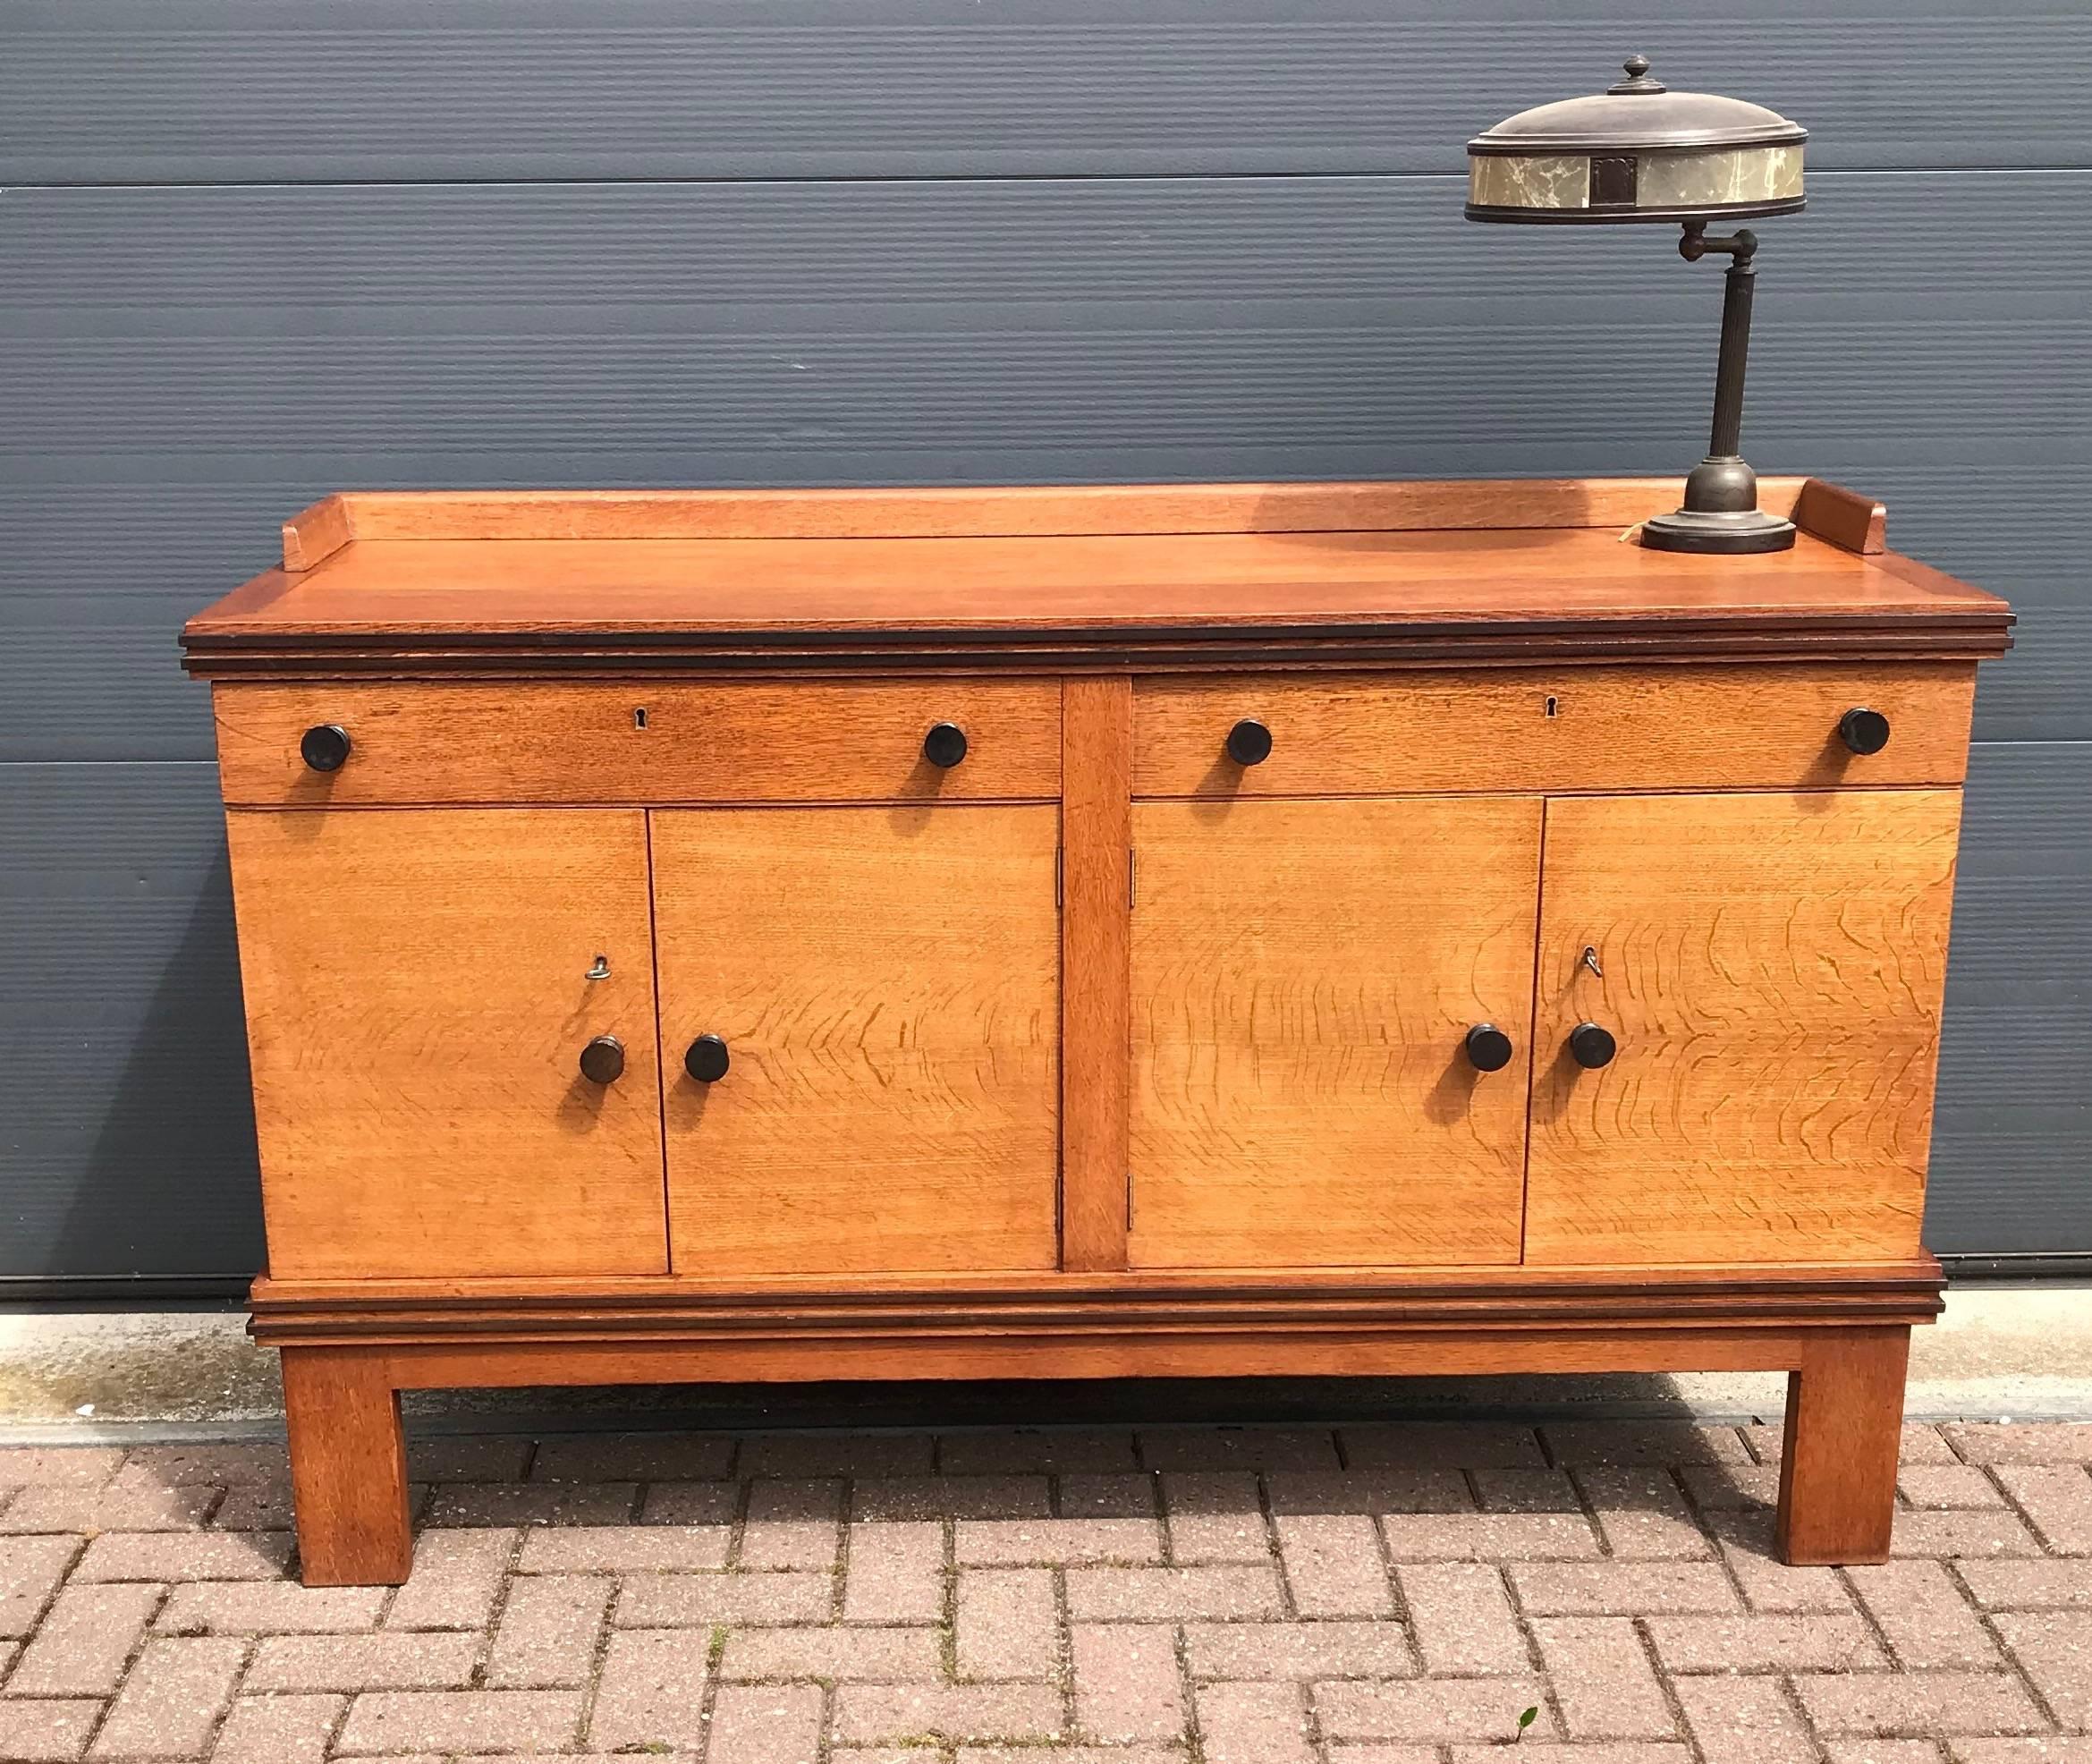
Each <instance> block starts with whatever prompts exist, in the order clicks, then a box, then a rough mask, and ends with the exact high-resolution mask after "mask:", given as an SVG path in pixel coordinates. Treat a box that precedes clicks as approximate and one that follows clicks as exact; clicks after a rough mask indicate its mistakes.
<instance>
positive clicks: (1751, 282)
mask: <svg viewBox="0 0 2092 1764" xmlns="http://www.w3.org/2000/svg"><path fill="white" fill-rule="evenodd" d="M1678 250H1679V253H1680V255H1681V256H1682V257H1684V258H1685V259H1687V260H1688V261H1689V262H1690V261H1692V260H1694V259H1698V258H1699V257H1701V256H1703V255H1704V254H1705V253H1707V252H1708V251H1722V250H1725V251H1727V252H1728V253H1729V254H1730V261H1729V273H1728V275H1727V276H1725V277H1724V280H1723V290H1722V351H1721V354H1720V356H1719V358H1718V359H1717V360H1716V363H1715V422H1714V430H1713V434H1712V436H1711V438H1710V439H1709V440H1708V442H1707V452H1708V453H1709V454H1711V455H1713V456H1714V457H1715V459H1734V458H1735V457H1736V456H1737V455H1738V454H1740V453H1741V451H1742V443H1743V374H1744V369H1745V366H1746V364H1747V363H1748V361H1749V357H1750V301H1751V295H1752V293H1754V292H1755V290H1756V289H1757V234H1756V233H1752V232H1751V231H1750V229H1749V228H1748V227H1745V228H1742V229H1741V230H1740V231H1739V232H1738V233H1736V235H1735V236H1734V237H1733V238H1732V239H1709V238H1708V237H1707V223H1706V222H1705V221H1688V222H1687V223H1686V226H1685V237H1684V238H1683V239H1681V240H1680V241H1679V242H1678Z"/></svg>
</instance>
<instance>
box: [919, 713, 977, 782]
mask: <svg viewBox="0 0 2092 1764" xmlns="http://www.w3.org/2000/svg"><path fill="white" fill-rule="evenodd" d="M922 757H923V758H924V759H927V760H928V761H929V762H930V764H931V765H933V766H935V767H936V768H938V769H939V770H941V771H946V772H948V771H950V770H951V769H952V768H953V767H954V766H956V765H957V764H958V763H959V762H960V761H961V759H965V758H966V731H965V730H963V729H961V727H960V726H959V725H957V724H956V723H933V724H931V725H930V732H929V734H927V735H925V736H924V737H923V738H922Z"/></svg>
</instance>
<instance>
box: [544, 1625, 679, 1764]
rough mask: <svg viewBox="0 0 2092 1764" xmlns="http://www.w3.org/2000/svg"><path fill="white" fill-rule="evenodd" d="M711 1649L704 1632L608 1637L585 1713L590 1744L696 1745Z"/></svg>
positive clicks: (633, 1747)
mask: <svg viewBox="0 0 2092 1764" xmlns="http://www.w3.org/2000/svg"><path fill="white" fill-rule="evenodd" d="M711 1650H712V1635H711V1632H710V1631H709V1630H682V1629H648V1630H627V1631H624V1632H622V1633H618V1634H615V1635H613V1636H612V1637H611V1638H610V1646H609V1648H608V1650H606V1652H605V1654H604V1656H603V1670H602V1674H601V1675H600V1677H599V1678H598V1680H597V1692H596V1706H595V1709H594V1710H593V1711H592V1713H591V1714H590V1716H589V1744H590V1745H592V1746H594V1747H596V1748H597V1750H598V1751H619V1750H627V1751H642V1750H645V1749H646V1748H648V1747H649V1746H656V1747H658V1746H678V1745H687V1746H690V1747H693V1748H701V1747H702V1746H703V1745H704V1743H705V1724H704V1722H703V1720H702V1719H701V1718H700V1717H701V1715H702V1712H703V1711H702V1705H703V1703H704V1700H705V1681H706V1679H707V1676H708V1675H709V1674H710V1669H711V1668H710V1659H711ZM510 1694H512V1695H522V1694H526V1693H524V1692H511V1693H510Z"/></svg>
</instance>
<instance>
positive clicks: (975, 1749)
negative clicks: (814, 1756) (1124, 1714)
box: [834, 1745, 1184, 1764]
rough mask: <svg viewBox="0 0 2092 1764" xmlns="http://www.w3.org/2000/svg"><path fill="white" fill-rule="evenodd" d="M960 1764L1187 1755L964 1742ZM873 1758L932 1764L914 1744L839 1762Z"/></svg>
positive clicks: (1164, 1760) (839, 1756)
mask: <svg viewBox="0 0 2092 1764" xmlns="http://www.w3.org/2000/svg"><path fill="white" fill-rule="evenodd" d="M957 1757H958V1760H959V1764H1184V1754H1183V1753H1182V1751H1179V1750H1178V1749H1177V1748H1176V1747H1174V1746H1166V1747H1165V1746H1148V1745H1136V1746H1119V1745H1048V1746H1031V1745H1023V1746H1016V1745H962V1746H961V1747H960V1748H959V1751H958V1753H957ZM859 1759H870V1760H874V1764H929V1760H927V1758H925V1756H924V1755H923V1753H922V1752H921V1751H918V1750H916V1749H915V1748H913V1747H901V1748H896V1749H895V1750H894V1751H881V1752H876V1753H875V1752H858V1751H838V1752H836V1753H835V1754H834V1761H835V1764H851V1760H859Z"/></svg>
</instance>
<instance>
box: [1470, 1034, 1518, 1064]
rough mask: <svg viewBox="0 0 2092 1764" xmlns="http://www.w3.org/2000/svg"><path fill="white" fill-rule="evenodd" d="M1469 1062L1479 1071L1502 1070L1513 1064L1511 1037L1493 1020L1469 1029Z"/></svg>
mask: <svg viewBox="0 0 2092 1764" xmlns="http://www.w3.org/2000/svg"><path fill="white" fill-rule="evenodd" d="M1467 1049H1468V1064H1469V1065H1471V1066H1473V1067H1474V1069H1475V1070H1476V1071H1477V1072H1502V1071H1503V1068H1504V1067H1505V1066H1507V1065H1509V1064H1511V1038H1510V1037H1509V1036H1508V1035H1506V1034H1505V1033H1504V1032H1503V1030H1500V1029H1499V1028H1497V1027H1496V1025H1495V1023H1493V1022H1478V1023H1477V1024H1476V1025H1475V1026H1474V1027H1473V1028H1472V1029H1470V1030H1468V1039H1467Z"/></svg>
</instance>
